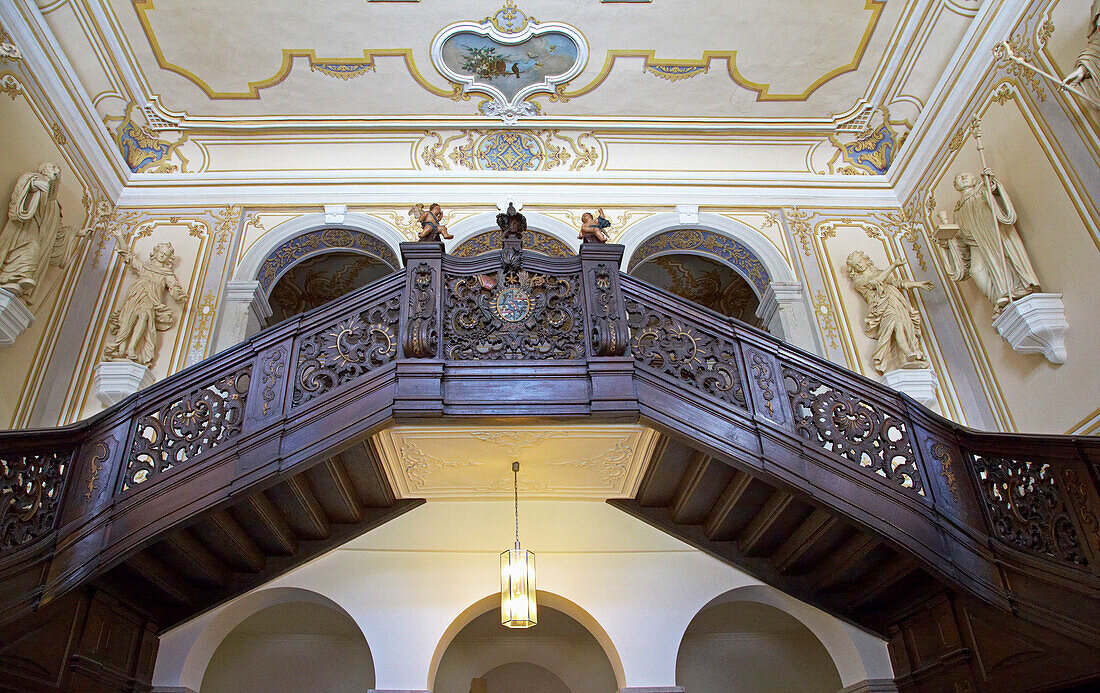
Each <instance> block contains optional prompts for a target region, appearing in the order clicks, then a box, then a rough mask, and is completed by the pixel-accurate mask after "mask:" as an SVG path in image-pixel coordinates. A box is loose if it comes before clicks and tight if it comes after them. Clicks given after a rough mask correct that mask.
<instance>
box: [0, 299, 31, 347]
mask: <svg viewBox="0 0 1100 693" xmlns="http://www.w3.org/2000/svg"><path fill="white" fill-rule="evenodd" d="M32 322H34V313H32V312H31V311H30V310H28V309H27V306H26V305H24V303H23V301H22V300H21V299H19V298H18V297H17V296H16V295H15V294H13V293H12V292H10V291H8V290H7V289H0V347H9V346H11V345H12V344H15V340H16V339H19V335H21V334H23V332H24V331H26V329H27V328H28V327H30V324H31V323H32Z"/></svg>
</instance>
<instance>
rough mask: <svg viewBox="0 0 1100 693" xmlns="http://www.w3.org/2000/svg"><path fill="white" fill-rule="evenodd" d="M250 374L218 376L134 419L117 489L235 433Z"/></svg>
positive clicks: (244, 370) (243, 371)
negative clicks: (121, 483)
mask: <svg viewBox="0 0 1100 693" xmlns="http://www.w3.org/2000/svg"><path fill="white" fill-rule="evenodd" d="M249 373H250V369H249V368H242V369H240V370H238V371H236V372H235V373H230V374H228V375H224V376H222V377H220V378H218V379H217V380H215V381H214V382H213V383H211V384H209V385H207V386H206V387H199V388H195V389H193V390H190V391H189V392H186V393H184V394H183V395H182V396H180V397H177V398H175V399H172V400H169V401H168V402H166V403H165V404H163V405H161V406H160V407H158V408H156V409H153V410H152V411H149V412H146V413H145V414H142V415H141V416H139V417H138V419H137V422H136V423H135V424H134V435H133V442H132V443H130V454H129V455H128V456H127V464H126V478H125V479H124V481H123V485H122V488H123V490H126V489H128V488H130V487H132V486H136V485H138V484H142V483H145V482H146V481H149V480H150V479H152V478H153V477H155V476H157V475H158V474H160V473H161V472H165V471H167V470H169V469H171V468H173V467H178V466H179V465H181V464H184V463H185V462H187V461H189V460H192V459H194V458H195V457H198V456H199V455H201V454H203V453H204V452H209V451H210V450H213V449H214V448H216V447H218V446H219V445H221V444H222V443H225V442H227V441H229V440H232V439H233V438H236V437H237V436H238V435H240V433H241V425H242V422H243V421H244V406H245V399H246V398H247V396H248V383H249V378H250V374H249Z"/></svg>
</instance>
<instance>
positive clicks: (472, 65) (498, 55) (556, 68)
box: [442, 32, 577, 100]
mask: <svg viewBox="0 0 1100 693" xmlns="http://www.w3.org/2000/svg"><path fill="white" fill-rule="evenodd" d="M442 54H443V62H444V64H446V65H447V67H449V68H451V69H452V70H454V71H455V72H457V73H458V74H460V75H471V76H473V77H475V82H478V83H482V84H491V85H493V86H494V87H496V88H497V89H500V90H501V91H502V92H503V93H504V95H505V97H506V98H507V99H509V100H511V98H512V97H513V96H515V95H516V93H517V92H519V90H520V89H523V88H524V87H526V86H529V85H531V84H538V83H539V82H542V81H543V80H544V79H545V78H546V77H550V76H556V75H560V74H562V73H564V72H567V71H568V70H569V68H571V67H573V64H574V63H575V62H576V61H577V44H576V43H575V42H574V41H573V39H571V38H569V37H568V36H566V35H564V34H543V35H542V36H533V37H531V38H529V39H527V40H526V41H524V42H523V43H518V44H515V45H506V44H503V43H499V42H497V41H494V40H493V39H491V38H489V37H487V36H478V35H477V34H474V33H471V32H461V33H458V34H455V35H454V36H452V37H450V38H449V39H447V41H446V42H445V43H444V44H443V49H442Z"/></svg>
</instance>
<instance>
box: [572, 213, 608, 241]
mask: <svg viewBox="0 0 1100 693" xmlns="http://www.w3.org/2000/svg"><path fill="white" fill-rule="evenodd" d="M608 228H611V222H610V221H608V220H607V219H604V216H603V210H602V209H597V210H596V217H595V218H593V217H592V213H591V212H585V213H584V214H582V215H581V231H580V233H578V234H577V238H579V239H581V243H607V234H605V233H604V232H603V230H604V229H608Z"/></svg>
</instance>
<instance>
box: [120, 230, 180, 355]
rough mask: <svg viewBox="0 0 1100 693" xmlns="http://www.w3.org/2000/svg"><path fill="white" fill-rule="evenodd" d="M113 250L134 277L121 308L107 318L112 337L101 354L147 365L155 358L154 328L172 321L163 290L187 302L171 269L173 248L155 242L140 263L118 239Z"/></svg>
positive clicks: (158, 328) (169, 245) (163, 328)
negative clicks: (132, 272) (146, 256)
mask: <svg viewBox="0 0 1100 693" xmlns="http://www.w3.org/2000/svg"><path fill="white" fill-rule="evenodd" d="M115 249H116V250H117V251H118V253H119V255H121V256H122V261H123V262H125V263H126V264H127V265H129V267H130V269H131V270H133V271H134V274H136V275H137V277H138V278H137V280H136V281H134V283H133V284H131V285H130V289H129V290H128V291H127V292H126V298H124V299H123V300H122V307H121V308H119V309H118V310H116V311H114V312H113V313H111V317H110V318H109V319H108V321H107V325H108V328H109V330H110V332H111V334H112V335H113V336H112V337H111V338H110V339H109V340H108V342H107V348H106V349H105V350H104V352H103V356H104V358H106V359H107V360H108V361H134V362H136V363H140V364H142V365H143V366H150V367H151V366H152V365H153V361H154V360H155V359H156V353H157V342H156V334H157V331H164V330H167V329H169V328H170V327H172V325H174V324H175V322H176V318H175V316H174V315H172V310H171V309H170V308H169V307H168V306H167V305H166V304H165V303H164V292H165V291H167V292H168V293H170V294H171V295H172V298H174V299H176V301H177V302H178V303H180V304H181V305H182V304H185V303H187V293H186V292H184V290H183V287H182V286H180V283H179V280H178V279H176V274H175V272H173V271H172V263H173V261H174V260H175V255H176V251H175V249H174V248H173V247H172V244H171V243H158V244H157V245H156V246H155V247H154V248H153V252H151V253H149V261H148V262H142V261H141V260H139V259H137V258H136V257H135V256H134V254H133V253H132V252H131V251H130V250H129V249H127V248H126V246H125V245H122V243H121V239H119V244H118V245H116V246H115Z"/></svg>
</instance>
